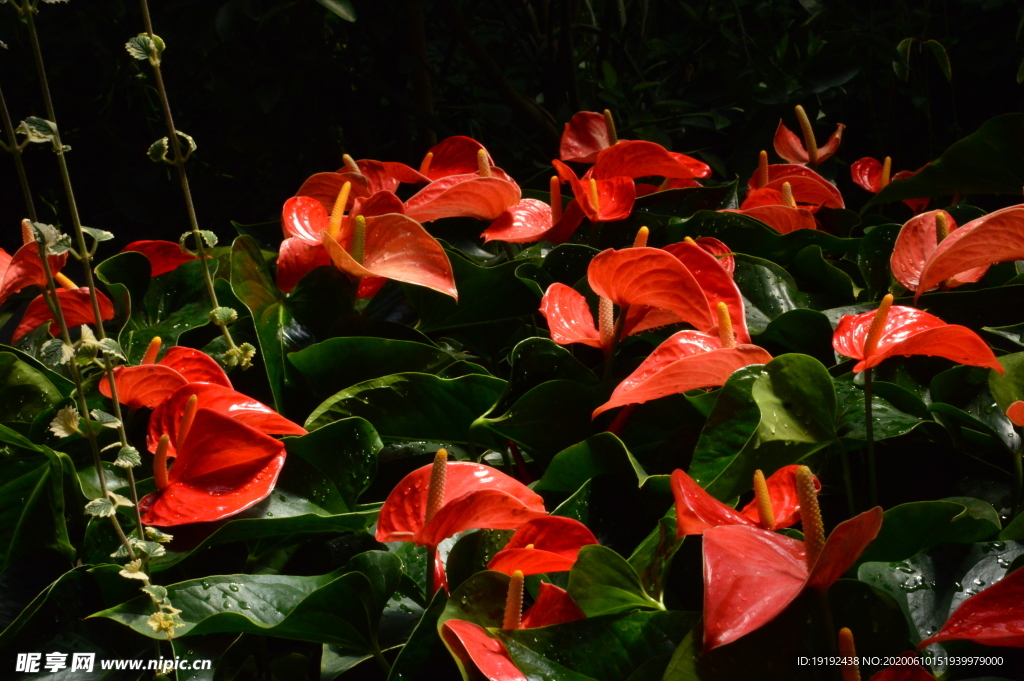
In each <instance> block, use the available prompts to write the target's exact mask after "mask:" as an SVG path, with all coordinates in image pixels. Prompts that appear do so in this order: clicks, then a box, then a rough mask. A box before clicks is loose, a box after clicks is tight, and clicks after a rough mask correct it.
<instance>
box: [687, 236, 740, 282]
mask: <svg viewBox="0 0 1024 681" xmlns="http://www.w3.org/2000/svg"><path fill="white" fill-rule="evenodd" d="M695 241H696V242H697V245H698V246H700V247H701V248H703V249H704V250H705V251H707V252H708V253H710V254H711V255H713V256H715V257H716V258H718V264H719V265H721V266H722V269H723V270H725V271H726V272H728V273H729V276H730V277H731V276H732V275H733V273H734V272H736V257H735V256H734V255H733V252H732V249H731V248H729V247H728V246H726V245H725V244H724V243H722V242H721V241H719V240H718V239H716V238H715V237H713V236H702V237H698V238H697V239H695Z"/></svg>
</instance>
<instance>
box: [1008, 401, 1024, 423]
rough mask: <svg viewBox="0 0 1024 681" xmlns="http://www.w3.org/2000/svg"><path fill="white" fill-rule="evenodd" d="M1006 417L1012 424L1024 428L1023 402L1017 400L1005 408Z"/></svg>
mask: <svg viewBox="0 0 1024 681" xmlns="http://www.w3.org/2000/svg"><path fill="white" fill-rule="evenodd" d="M1006 418H1008V419H1010V422H1011V423H1013V425H1015V426H1018V427H1022V428H1024V402H1021V401H1020V400H1017V401H1016V402H1014V403H1013V404H1011V405H1010V406H1009V407H1007V408H1006Z"/></svg>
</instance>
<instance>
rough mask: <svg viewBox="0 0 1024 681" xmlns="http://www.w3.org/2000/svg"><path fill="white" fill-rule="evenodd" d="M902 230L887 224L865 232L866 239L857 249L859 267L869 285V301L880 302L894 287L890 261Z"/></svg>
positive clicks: (861, 241) (862, 240)
mask: <svg viewBox="0 0 1024 681" xmlns="http://www.w3.org/2000/svg"><path fill="white" fill-rule="evenodd" d="M900 229H901V226H900V225H892V224H885V225H875V226H874V227H869V228H868V229H866V230H864V238H863V239H861V240H860V245H859V246H858V248H857V267H858V268H859V269H860V273H861V276H862V277H864V281H865V282H866V283H867V289H868V300H878V299H880V298H881V297H882V296H884V295H885V294H886V293H888V292H889V288H890V286H891V285H892V273H891V271H890V269H889V261H890V259H891V258H892V251H893V248H894V247H895V246H896V237H898V236H899V234H900Z"/></svg>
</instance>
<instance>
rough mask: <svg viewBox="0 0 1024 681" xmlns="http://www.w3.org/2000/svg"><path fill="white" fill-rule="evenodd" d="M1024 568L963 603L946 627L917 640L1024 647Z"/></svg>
mask: <svg viewBox="0 0 1024 681" xmlns="http://www.w3.org/2000/svg"><path fill="white" fill-rule="evenodd" d="M1022 606H1024V570H1022V569H1017V570H1014V571H1013V572H1011V573H1010V574H1008V575H1006V576H1005V577H1003V578H1002V579H1001V580H999V581H998V582H996V583H995V584H993V585H992V586H989V587H987V588H985V589H984V590H983V591H981V592H979V593H977V594H975V595H974V596H971V597H970V598H968V599H967V600H965V601H964V602H963V603H961V604H960V607H958V608H957V609H956V610H955V611H954V612H953V614H952V615H950V616H949V619H948V620H946V623H945V624H944V625H942V629H940V630H939V632H938V633H937V634H935V635H934V636H932V637H931V638H926V639H925V640H923V641H921V642H920V643H919V644H917V648H918V650H920V649H922V648H926V647H928V646H930V645H931V644H933V643H940V642H942V641H957V640H966V641H974V642H975V643H982V644H984V645H987V646H1004V647H1009V648H1024V607H1022Z"/></svg>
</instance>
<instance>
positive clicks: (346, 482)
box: [285, 418, 384, 511]
mask: <svg viewBox="0 0 1024 681" xmlns="http://www.w3.org/2000/svg"><path fill="white" fill-rule="evenodd" d="M285 444H286V445H287V448H288V454H289V455H290V456H299V457H302V458H303V459H305V460H306V463H308V464H310V465H312V466H314V467H315V468H316V469H317V471H318V472H319V473H320V474H322V475H324V476H326V477H327V479H328V480H329V481H330V482H331V483H333V485H334V487H335V488H336V489H337V490H338V492H339V493H340V495H341V497H342V499H343V500H344V502H345V506H346V507H347V510H349V511H354V510H355V508H356V502H357V501H358V499H359V495H360V494H362V493H363V492H365V491H366V488H367V487H369V485H370V481H371V480H372V479H373V476H374V474H375V473H376V472H377V454H378V453H379V452H380V450H381V449H382V448H383V447H384V445H383V443H381V441H380V438H379V437H378V436H377V431H375V430H374V429H373V426H371V425H370V423H369V422H368V421H366V420H364V419H361V418H350V419H342V420H340V421H334V422H333V423H329V424H327V425H326V426H323V427H322V428H319V429H317V430H314V431H312V432H311V433H308V434H307V435H303V436H301V437H291V438H287V439H286V440H285Z"/></svg>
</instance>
